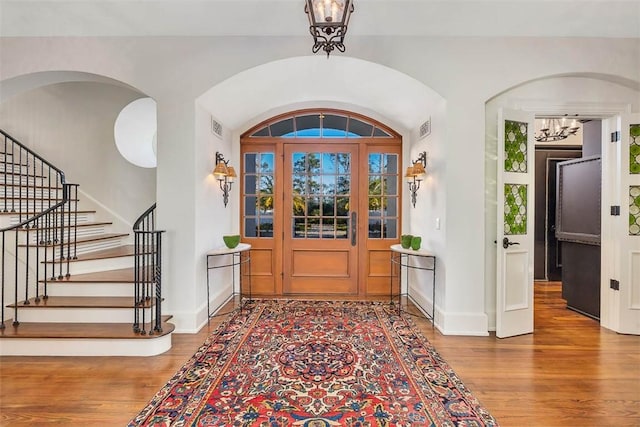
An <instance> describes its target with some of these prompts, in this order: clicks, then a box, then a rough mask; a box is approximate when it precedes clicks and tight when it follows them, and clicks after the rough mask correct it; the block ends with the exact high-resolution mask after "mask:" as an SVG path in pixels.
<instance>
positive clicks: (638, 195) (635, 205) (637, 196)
mask: <svg viewBox="0 0 640 427" xmlns="http://www.w3.org/2000/svg"><path fill="white" fill-rule="evenodd" d="M629 235H630V236H640V185H632V186H630V187H629Z"/></svg>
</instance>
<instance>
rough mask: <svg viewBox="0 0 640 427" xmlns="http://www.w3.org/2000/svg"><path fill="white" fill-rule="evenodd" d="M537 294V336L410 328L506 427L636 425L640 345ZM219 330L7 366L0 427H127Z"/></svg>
mask: <svg viewBox="0 0 640 427" xmlns="http://www.w3.org/2000/svg"><path fill="white" fill-rule="evenodd" d="M535 287H536V317H535V333H534V334H532V335H525V336H519V337H514V338H509V339H503V340H498V339H496V338H495V336H489V337H456V336H443V335H442V334H440V333H439V332H437V331H436V330H433V329H432V328H431V324H430V323H429V322H427V321H425V320H423V319H420V318H414V319H415V321H416V323H418V325H419V327H420V328H421V330H422V332H423V333H424V334H425V336H426V337H427V338H428V339H429V340H430V341H431V342H432V343H433V344H434V346H435V347H436V349H437V350H438V352H439V353H440V354H441V355H442V356H443V358H444V359H445V360H446V361H447V362H448V363H449V365H450V366H451V367H452V368H453V369H454V371H455V372H456V373H457V374H458V376H460V378H462V380H463V381H464V383H465V384H466V385H467V387H468V388H470V389H471V391H472V392H473V393H474V395H475V396H476V397H477V398H478V399H479V400H480V402H481V403H482V404H483V405H484V406H485V407H486V408H487V409H488V410H489V411H490V412H491V413H492V414H493V415H494V416H495V417H496V419H497V420H498V422H499V423H500V425H502V426H517V427H521V426H544V427H552V426H578V425H579V426H640V337H638V336H628V335H619V334H616V333H613V332H610V331H607V330H605V329H601V328H600V326H599V324H598V322H597V321H595V320H592V319H590V318H587V317H584V316H582V315H580V314H577V313H574V312H572V311H570V310H567V309H566V308H565V307H564V301H563V300H562V299H561V298H560V287H559V284H558V283H553V282H550V283H545V282H537V283H536V285H535ZM221 321H222V319H221V318H214V319H212V321H211V325H210V326H209V327H205V328H203V330H202V331H200V332H199V333H198V334H194V335H184V334H174V336H173V347H172V349H171V350H170V351H169V352H167V353H165V354H162V355H159V356H154V357H148V358H132V357H104V358H103V357H74V358H67V357H2V358H0V426H11V427H13V426H27V425H28V426H33V425H41V424H45V423H47V424H52V425H56V424H58V425H78V426H80V425H81V426H90V425H91V426H124V425H126V424H127V422H128V421H129V420H130V419H131V418H132V417H134V416H135V415H136V414H137V413H138V412H139V411H140V410H141V409H142V408H143V407H144V406H145V405H146V404H147V402H148V401H149V400H150V399H151V397H152V396H153V395H154V394H155V393H156V392H157V391H158V390H159V389H160V387H161V386H162V385H163V384H164V383H165V382H166V381H167V380H169V378H171V376H172V375H173V374H174V373H175V372H176V371H177V370H178V369H179V368H180V366H182V364H183V363H184V362H186V361H187V360H188V358H189V357H190V356H191V355H192V354H193V353H194V352H195V350H196V349H197V348H198V347H199V346H200V344H202V342H203V341H204V339H205V337H206V336H207V333H208V332H209V330H213V329H215V327H216V326H217V325H218V324H219V323H220V322H221Z"/></svg>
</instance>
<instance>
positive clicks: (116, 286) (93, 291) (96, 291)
mask: <svg viewBox="0 0 640 427" xmlns="http://www.w3.org/2000/svg"><path fill="white" fill-rule="evenodd" d="M133 293H134V289H133V283H68V282H58V281H50V282H48V283H47V294H48V295H50V296H58V297H71V296H75V297H91V296H96V297H97V296H103V297H130V296H132V295H133Z"/></svg>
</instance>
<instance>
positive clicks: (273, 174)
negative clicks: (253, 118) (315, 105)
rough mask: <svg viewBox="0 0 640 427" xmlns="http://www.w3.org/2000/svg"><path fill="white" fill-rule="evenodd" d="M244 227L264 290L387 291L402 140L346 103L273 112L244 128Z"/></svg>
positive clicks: (256, 281)
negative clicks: (347, 107) (342, 106)
mask: <svg viewBox="0 0 640 427" xmlns="http://www.w3.org/2000/svg"><path fill="white" fill-rule="evenodd" d="M240 143H241V170H242V173H241V179H242V185H241V187H242V191H241V202H240V224H241V225H240V230H241V233H242V238H243V241H246V242H248V243H251V245H252V287H253V290H254V292H256V293H258V294H263V295H314V294H316V295H317V294H322V295H340V296H354V297H355V296H364V295H384V294H388V293H389V269H390V262H389V252H388V250H389V245H390V244H392V243H396V242H397V241H398V240H399V237H400V236H399V234H400V230H401V224H400V219H401V191H400V189H401V187H400V185H401V176H400V171H401V169H402V168H401V161H402V151H401V150H402V140H401V137H400V135H399V134H397V133H396V132H394V131H393V130H392V129H390V128H388V127H387V126H385V125H383V124H381V123H379V122H377V121H374V120H372V119H370V118H367V117H364V116H362V115H358V114H354V113H351V112H347V111H342V110H332V109H309V110H300V111H295V112H292V113H287V114H285V115H280V116H277V117H273V118H271V119H269V120H266V121H264V122H262V123H260V124H258V125H256V126H254V127H253V128H251V129H250V130H249V131H247V132H245V133H244V134H243V135H242V136H241V140H240Z"/></svg>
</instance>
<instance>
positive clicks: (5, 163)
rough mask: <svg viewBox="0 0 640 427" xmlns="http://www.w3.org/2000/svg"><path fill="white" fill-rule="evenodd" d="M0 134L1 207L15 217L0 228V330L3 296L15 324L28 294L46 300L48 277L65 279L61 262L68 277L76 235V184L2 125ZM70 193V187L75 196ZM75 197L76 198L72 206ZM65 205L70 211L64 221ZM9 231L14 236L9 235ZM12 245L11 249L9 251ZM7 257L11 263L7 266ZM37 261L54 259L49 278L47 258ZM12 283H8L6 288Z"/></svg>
mask: <svg viewBox="0 0 640 427" xmlns="http://www.w3.org/2000/svg"><path fill="white" fill-rule="evenodd" d="M0 135H1V136H0V138H2V141H0V155H1V156H2V159H1V160H0V166H2V167H3V169H2V171H1V174H2V176H3V178H4V181H3V182H2V184H3V192H2V193H0V199H2V200H3V202H4V206H3V207H0V209H2V210H3V211H4V212H7V213H8V212H12V213H15V214H16V215H17V216H18V220H17V223H16V224H11V225H9V226H5V227H2V228H0V239H1V240H2V258H1V260H0V281H1V284H0V288H1V289H0V292H1V295H0V304H1V308H0V329H4V328H5V320H7V319H6V316H5V307H6V306H7V305H6V303H5V298H7V296H9V300H13V304H12V305H11V307H12V310H13V316H12V317H13V325H14V326H17V325H19V323H20V322H19V320H18V312H19V307H20V306H21V305H28V304H30V302H29V301H30V300H29V295H30V294H32V293H33V294H35V301H39V300H40V298H41V297H42V298H44V299H46V298H47V297H48V296H47V283H48V280H56V279H61V278H63V277H64V274H63V273H64V271H63V270H64V264H65V263H66V276H69V261H70V259H72V258H75V257H76V247H75V242H73V245H72V233H73V240H75V233H76V231H75V229H76V226H77V217H78V213H77V212H78V210H77V209H78V204H77V201H76V200H77V188H78V185H77V184H70V183H67V182H66V179H65V175H64V172H63V171H62V170H61V169H59V168H58V167H56V166H54V165H53V164H52V163H50V162H48V161H47V160H45V159H44V158H43V157H41V156H40V155H39V154H37V153H35V152H34V151H33V150H31V149H30V148H28V147H26V146H25V145H24V144H22V143H20V142H19V141H18V140H16V139H15V138H13V137H12V136H11V135H9V134H8V133H6V132H5V131H3V130H1V129H0ZM38 183H40V185H38ZM71 192H74V196H73V197H72V195H71ZM73 201H76V202H75V207H74V206H73V204H72V202H73ZM67 209H68V214H69V216H68V219H67V220H65V211H66V210H67ZM59 214H61V215H59ZM72 215H73V216H72ZM10 233H13V234H14V236H9V234H10ZM21 236H24V239H21V238H20V237H21ZM10 237H14V238H13V243H12V244H11V243H9V244H8V240H9V239H10ZM65 238H66V242H65ZM11 245H12V249H13V253H10V249H11ZM7 246H9V248H8V247H7ZM56 252H57V256H58V257H59V259H57V260H56ZM65 255H66V256H65ZM11 256H13V262H12V263H11V265H9V264H10V263H9V259H8V258H10V257H11ZM41 260H45V261H47V260H54V261H55V262H54V263H53V266H52V267H51V277H48V274H49V272H48V271H47V270H48V265H47V264H48V263H46V262H41ZM56 271H57V272H56ZM41 277H42V278H43V279H42V280H41V279H40V278H41ZM10 283H11V284H13V287H12V288H9V287H8V285H9V284H10ZM41 291H42V293H41ZM9 293H13V295H9ZM19 295H24V300H23V301H22V302H21V303H18V298H19Z"/></svg>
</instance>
